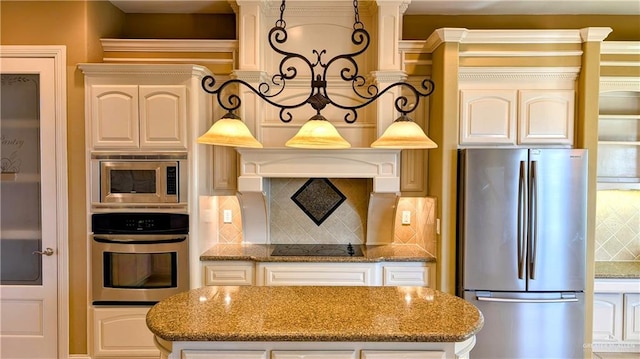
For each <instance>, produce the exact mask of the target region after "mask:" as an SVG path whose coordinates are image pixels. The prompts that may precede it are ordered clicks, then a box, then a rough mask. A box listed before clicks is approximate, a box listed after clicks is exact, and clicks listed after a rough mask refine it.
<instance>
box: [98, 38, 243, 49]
mask: <svg viewBox="0 0 640 359" xmlns="http://www.w3.org/2000/svg"><path fill="white" fill-rule="evenodd" d="M100 42H101V43H102V49H103V50H104V51H114V52H115V51H118V52H236V51H237V50H238V40H188V39H179V40H173V39H168V40H162V39H100Z"/></svg>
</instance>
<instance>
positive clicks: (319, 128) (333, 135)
mask: <svg viewBox="0 0 640 359" xmlns="http://www.w3.org/2000/svg"><path fill="white" fill-rule="evenodd" d="M285 146H287V147H294V148H324V149H340V148H349V147H351V144H350V143H349V142H347V140H345V139H344V138H342V136H340V133H338V130H337V129H336V128H335V126H333V124H331V122H329V121H328V120H327V119H326V118H324V116H322V115H320V114H317V115H315V116H313V117H312V118H311V119H309V121H307V122H306V123H305V124H304V125H302V127H300V130H299V131H298V133H296V135H295V136H293V137H292V138H291V139H290V140H289V141H287V143H285Z"/></svg>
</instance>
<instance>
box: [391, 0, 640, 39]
mask: <svg viewBox="0 0 640 359" xmlns="http://www.w3.org/2000/svg"><path fill="white" fill-rule="evenodd" d="M576 6H580V5H578V4H577V5H576ZM445 27H459V28H467V29H470V30H472V29H474V30H479V29H583V28H587V27H610V28H612V29H613V32H612V33H611V34H610V35H609V36H608V37H607V41H631V40H640V22H639V21H638V16H637V15H635V16H634V15H615V16H614V15H570V16H567V15H525V16H522V15H515V16H514V15H491V16H489V15H458V16H453V15H449V16H443V15H407V16H405V17H404V18H403V31H402V38H403V39H405V40H422V39H426V38H427V37H429V35H431V33H432V32H433V31H434V30H436V29H441V28H445Z"/></svg>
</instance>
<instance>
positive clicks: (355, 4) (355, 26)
mask: <svg viewBox="0 0 640 359" xmlns="http://www.w3.org/2000/svg"><path fill="white" fill-rule="evenodd" d="M353 13H354V17H355V19H354V23H353V29H354V30H357V29H364V24H363V23H362V21H360V13H359V12H358V0H353Z"/></svg>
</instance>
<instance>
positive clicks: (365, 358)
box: [360, 350, 446, 359]
mask: <svg viewBox="0 0 640 359" xmlns="http://www.w3.org/2000/svg"><path fill="white" fill-rule="evenodd" d="M445 358H446V356H445V352H443V351H436V350H429V351H391V350H363V351H362V355H361V356H360V359H445Z"/></svg>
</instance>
